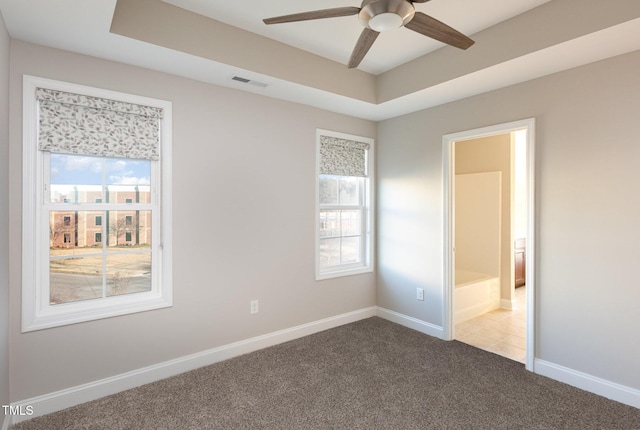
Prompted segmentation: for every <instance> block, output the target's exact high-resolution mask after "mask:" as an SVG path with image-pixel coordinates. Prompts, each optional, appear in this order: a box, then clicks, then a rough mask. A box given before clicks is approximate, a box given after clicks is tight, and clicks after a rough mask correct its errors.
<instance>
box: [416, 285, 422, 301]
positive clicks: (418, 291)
mask: <svg viewBox="0 0 640 430" xmlns="http://www.w3.org/2000/svg"><path fill="white" fill-rule="evenodd" d="M416 299H418V300H424V289H422V288H416Z"/></svg>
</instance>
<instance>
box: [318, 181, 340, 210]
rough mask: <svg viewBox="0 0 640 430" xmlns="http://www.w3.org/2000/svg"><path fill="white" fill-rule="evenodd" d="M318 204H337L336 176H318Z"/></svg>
mask: <svg viewBox="0 0 640 430" xmlns="http://www.w3.org/2000/svg"><path fill="white" fill-rule="evenodd" d="M320 204H321V205H337V204H338V178H337V177H336V176H329V175H320Z"/></svg>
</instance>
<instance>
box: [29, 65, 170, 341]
mask: <svg viewBox="0 0 640 430" xmlns="http://www.w3.org/2000/svg"><path fill="white" fill-rule="evenodd" d="M23 89H24V104H23V106H24V115H23V121H24V123H23V127H24V133H23V136H24V148H23V160H24V169H23V172H24V179H23V193H24V198H23V202H24V204H23V261H24V264H23V267H24V270H23V300H22V303H23V313H22V315H23V321H22V330H23V331H32V330H39V329H44V328H49V327H56V326H60V325H65V324H72V323H77V322H82V321H89V320H93V319H99V318H106V317H112V316H116V315H123V314H127V313H132V312H141V311H146V310H151V309H157V308H162V307H167V306H171V304H172V284H171V278H172V276H171V230H170V228H168V227H167V226H170V225H171V220H170V217H171V210H170V209H171V163H169V162H165V160H170V157H171V104H170V103H169V102H165V101H161V100H155V99H149V98H142V97H138V96H132V95H128V94H122V93H115V92H112V91H106V90H100V89H96V88H90V87H84V86H78V85H74V84H68V83H64V82H58V81H52V80H48V79H41V78H35V77H31V76H25V78H24V87H23ZM70 118H73V119H72V120H70ZM131 196H135V200H133V199H132V198H131ZM127 201H129V202H128V203H125V202H127ZM133 201H135V203H133ZM91 220H93V221H94V223H93V225H92V223H91ZM47 232H48V234H47ZM33 268H35V270H32V269H33Z"/></svg>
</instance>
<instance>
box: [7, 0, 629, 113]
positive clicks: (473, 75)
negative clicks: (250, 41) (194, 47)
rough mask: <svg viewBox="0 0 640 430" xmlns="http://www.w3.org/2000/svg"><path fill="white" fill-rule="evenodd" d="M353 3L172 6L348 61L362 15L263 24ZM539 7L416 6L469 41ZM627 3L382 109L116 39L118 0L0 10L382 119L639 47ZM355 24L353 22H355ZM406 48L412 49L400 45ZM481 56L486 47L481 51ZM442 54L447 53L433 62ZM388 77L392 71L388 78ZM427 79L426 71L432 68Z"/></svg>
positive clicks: (138, 53) (528, 0)
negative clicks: (615, 12)
mask: <svg viewBox="0 0 640 430" xmlns="http://www.w3.org/2000/svg"><path fill="white" fill-rule="evenodd" d="M128 1H137V0H128ZM148 1H151V0H148ZM350 1H352V0H278V1H265V0H243V1H237V0H224V1H223V0H170V2H171V3H173V4H176V5H180V6H181V7H184V8H188V9H191V10H192V11H196V12H197V13H200V14H205V15H210V16H212V17H214V18H215V19H217V20H219V21H223V22H226V23H228V24H230V25H234V26H237V27H241V28H243V29H246V30H249V31H252V32H255V33H259V34H262V35H266V36H267V37H269V38H273V39H278V40H280V41H283V42H286V43H288V44H290V45H295V46H296V47H298V48H301V49H307V50H310V51H312V52H314V53H316V54H318V55H321V56H325V57H328V58H331V59H334V60H337V61H339V62H340V63H345V62H346V60H347V59H348V57H349V55H350V53H351V50H352V47H353V45H354V44H355V40H356V39H357V37H358V34H359V32H360V31H361V27H360V24H359V23H358V21H357V19H356V17H343V18H333V19H326V20H319V21H315V22H312V21H307V22H303V23H295V24H281V25H272V26H266V25H264V24H263V23H262V21H261V20H262V19H263V18H265V17H270V16H277V15H282V14H289V13H295V12H301V11H309V10H317V9H323V8H331V7H340V6H349V5H351V6H353V5H355V3H351V2H350ZM581 1H582V0H553V1H552V2H551V3H550V4H551V5H553V3H555V2H558V3H557V6H566V4H573V5H574V6H575V4H580V5H581V4H582V3H581ZM616 1H618V0H616ZM634 1H637V0H634ZM541 3H547V0H431V1H430V2H427V3H424V4H416V9H418V10H420V11H423V12H425V13H427V14H429V15H432V16H434V17H436V18H438V19H440V20H442V21H445V22H447V23H448V24H450V25H451V26H453V27H455V28H457V29H458V30H460V31H462V32H464V33H466V34H468V35H469V36H471V37H472V38H473V35H474V33H476V32H478V31H479V30H480V29H482V28H484V27H486V26H491V25H492V24H494V23H496V22H498V21H500V20H503V19H505V18H508V17H510V16H512V15H514V14H517V13H520V12H523V11H525V10H527V9H529V8H531V7H535V6H536V5H539V4H541ZM624 3H625V4H626V5H631V7H633V8H635V9H638V11H636V10H635V9H634V10H632V11H631V13H633V14H635V15H632V16H629V17H628V18H625V19H628V21H624V19H622V20H619V21H617V22H618V23H616V22H612V24H607V25H601V26H599V27H598V26H594V30H593V31H592V32H590V33H580V34H575V35H569V36H568V37H567V38H566V39H564V41H560V42H554V44H550V45H546V46H542V47H541V48H536V50H533V51H530V52H529V53H526V54H524V55H520V56H516V57H513V58H507V59H504V60H500V62H497V63H495V64H487V65H485V66H483V67H482V68H479V69H476V70H475V71H470V72H465V73H464V74H462V75H461V76H457V77H456V76H449V77H447V78H446V79H444V80H441V81H440V82H439V83H436V84H432V85H430V86H426V87H424V88H422V87H421V88H414V89H413V90H411V91H410V92H409V93H407V94H405V95H403V96H398V97H397V98H394V99H392V100H389V101H386V102H381V103H370V102H365V101H362V100H358V99H356V98H351V97H348V96H344V95H340V94H337V93H334V92H331V91H326V90H322V89H318V88H315V87H312V86H310V85H306V84H301V83H295V82H291V81H289V80H287V79H283V78H278V77H275V76H269V75H267V74H262V73H261V71H260V70H257V69H256V70H245V69H240V68H238V67H237V66H232V65H228V64H224V63H223V62H220V61H216V59H211V58H203V57H201V56H196V55H191V54H187V53H184V52H180V51H178V50H173V49H167V48H165V47H162V46H159V45H157V44H152V43H147V42H143V41H140V40H136V39H135V38H131V37H124V36H121V35H118V34H114V33H111V32H110V27H111V21H112V17H113V13H114V10H115V7H116V0H0V13H2V16H3V18H4V20H5V24H6V26H7V29H8V31H9V33H10V35H11V37H12V38H14V39H19V40H24V41H26V42H30V43H35V44H39V45H43V46H50V47H53V48H58V49H63V50H67V51H71V52H77V53H81V54H86V55H91V56H95V57H99V58H104V59H107V60H112V61H117V62H121V63H126V64H132V65H136V66H140V67H145V68H148V69H152V70H158V71H162V72H166V73H171V74H174V75H177V76H183V77H186V78H190V79H195V80H199V81H202V82H207V83H211V84H215V85H222V86H226V87H230V88H235V89H238V90H242V91H248V92H253V93H257V94H261V95H264V96H268V97H274V98H279V99H282V100H290V101H293V102H296V103H303V104H307V105H310V106H315V107H318V108H321V109H326V110H330V111H334V112H338V113H343V114H346V115H351V116H355V117H359V118H365V119H370V120H374V121H379V120H384V119H387V118H392V117H394V116H398V115H403V114H406V113H410V112H414V111H417V110H420V109H425V108H429V107H432V106H436V105H439V104H443V103H447V102H451V101H454V100H459V99H462V98H464V97H469V96H471V95H474V94H480V93H482V92H486V91H491V90H494V89H497V88H503V87H506V86H509V85H513V84H516V83H519V82H524V81H526V80H529V79H534V78H537V77H540V76H545V75H548V74H550V73H555V72H559V71H562V70H566V69H568V68H572V67H577V66H580V65H583V64H588V63H590V62H593V61H598V60H601V59H605V58H609V57H612V56H615V55H620V54H624V53H626V52H630V51H634V50H638V49H640V8H638V7H637V6H636V4H635V3H634V2H632V1H631V0H625V2H624ZM480 5H481V7H480ZM516 5H517V6H516ZM585 7H586V8H591V10H595V11H598V10H600V9H599V8H602V7H604V8H606V5H605V6H601V4H600V3H597V2H595V3H593V2H589V3H588V5H586V6H585ZM557 9H558V8H554V10H557ZM560 9H561V10H562V7H560ZM574 11H575V7H574V8H573V9H571V8H569V9H567V12H566V13H567V14H570V16H567V17H562V19H564V20H569V21H568V22H570V20H572V19H574V18H575V16H574V13H573V12H574ZM350 18H353V20H351V21H350ZM560 22H562V21H560ZM542 24H543V25H542V26H541V29H540V34H541V37H542V35H543V34H544V33H545V32H546V30H547V29H546V28H544V25H545V24H546V22H545V23H542ZM598 24H599V23H598ZM317 26H318V27H317ZM561 30H562V29H561ZM488 31H490V30H488ZM484 33H485V32H483V34H484ZM536 37H537V36H536ZM403 46H405V47H406V48H402V47H403ZM440 46H442V45H441V44H439V43H437V42H432V41H431V40H430V39H428V38H426V37H424V36H421V35H419V34H414V32H412V31H410V30H408V29H398V30H393V31H392V32H390V33H385V34H382V35H381V36H380V37H378V40H376V44H375V45H374V48H373V49H372V51H371V52H370V53H369V55H367V57H366V58H365V61H364V62H363V67H366V69H367V70H369V71H370V72H372V73H380V72H381V71H383V70H386V69H389V68H390V67H393V66H394V65H397V64H401V63H404V62H406V61H409V60H411V59H413V58H416V57H420V56H422V55H424V53H425V52H428V51H432V50H434V49H437V48H438V47H440ZM409 47H410V48H409ZM476 47H478V44H476V45H474V46H473V47H471V48H470V49H469V50H468V51H461V52H463V54H468V55H471V54H473V52H471V51H472V50H473V49H474V48H476ZM447 49H449V48H447ZM452 49H453V48H452ZM484 49H490V47H488V46H485V47H484ZM438 52H441V51H437V52H434V53H433V54H429V55H435V54H437V53H438ZM476 52H478V51H476ZM429 55H427V56H425V57H424V58H426V57H429ZM458 58H459V57H458ZM465 58H466V57H465ZM325 61H326V60H325ZM412 67H413V66H412ZM345 69H346V66H345ZM412 70H414V71H415V69H412ZM392 72H393V70H392V71H390V72H387V73H392ZM426 72H427V74H428V72H429V70H426ZM387 73H385V74H384V75H380V76H378V78H380V77H383V76H385V75H386V74H387ZM238 74H239V75H241V76H244V77H248V78H250V79H255V80H259V81H262V82H266V83H268V84H269V85H268V87H266V88H261V87H256V86H252V85H243V84H240V83H238V82H236V81H232V80H231V79H230V78H231V77H232V76H234V75H238Z"/></svg>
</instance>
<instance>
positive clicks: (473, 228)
mask: <svg viewBox="0 0 640 430" xmlns="http://www.w3.org/2000/svg"><path fill="white" fill-rule="evenodd" d="M501 182H502V172H482V173H467V174H457V175H456V176H455V199H454V201H455V205H454V206H455V245H454V249H455V270H456V271H458V270H467V271H471V272H477V273H484V274H485V275H491V276H492V277H499V276H500V254H501V252H500V237H501V234H500V228H501V225H502V223H501V219H502V214H501V208H502V187H501ZM459 283H460V280H459V279H457V278H456V285H457V284H459ZM496 295H498V294H497V292H496Z"/></svg>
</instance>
